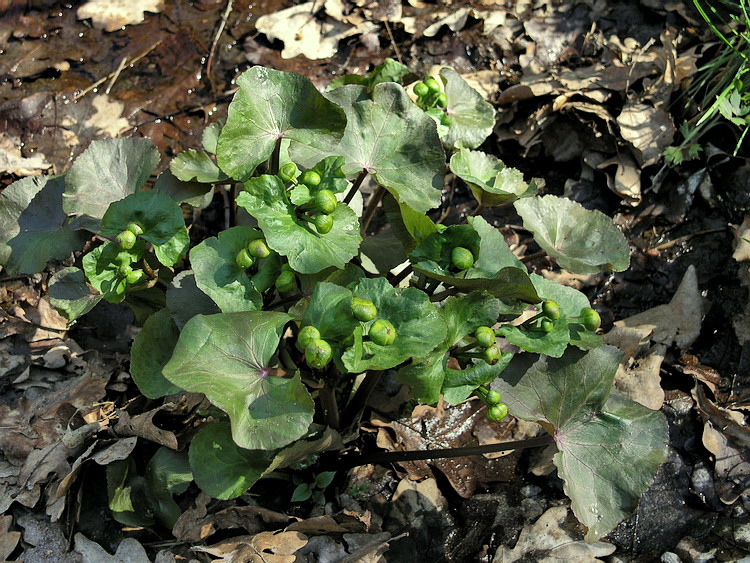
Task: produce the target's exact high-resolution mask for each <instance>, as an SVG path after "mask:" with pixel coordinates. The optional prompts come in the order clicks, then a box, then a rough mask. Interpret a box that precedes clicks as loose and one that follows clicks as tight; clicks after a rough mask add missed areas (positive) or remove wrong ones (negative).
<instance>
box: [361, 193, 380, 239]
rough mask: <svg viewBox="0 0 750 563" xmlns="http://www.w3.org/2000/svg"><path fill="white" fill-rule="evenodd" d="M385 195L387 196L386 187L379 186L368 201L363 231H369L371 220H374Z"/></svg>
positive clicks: (363, 220)
mask: <svg viewBox="0 0 750 563" xmlns="http://www.w3.org/2000/svg"><path fill="white" fill-rule="evenodd" d="M383 196H385V188H384V187H383V186H378V189H377V191H376V192H375V193H374V194H373V196H372V198H371V199H370V201H369V202H368V203H367V209H365V212H364V214H363V215H362V232H363V233H365V232H367V227H369V226H370V221H372V218H373V217H374V216H375V212H376V211H377V209H378V204H379V203H380V202H381V200H382V199H383Z"/></svg>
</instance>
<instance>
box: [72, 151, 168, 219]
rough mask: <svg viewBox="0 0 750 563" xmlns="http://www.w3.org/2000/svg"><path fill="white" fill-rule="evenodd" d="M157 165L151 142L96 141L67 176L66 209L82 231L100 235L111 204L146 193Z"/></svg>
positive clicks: (76, 161) (74, 164)
mask: <svg viewBox="0 0 750 563" xmlns="http://www.w3.org/2000/svg"><path fill="white" fill-rule="evenodd" d="M157 164H159V151H158V150H157V149H156V147H155V146H154V144H153V143H152V142H151V141H150V140H149V139H108V140H105V141H92V142H91V144H90V145H89V148H87V149H86V150H85V151H83V153H81V155H80V156H79V157H78V158H76V160H75V162H74V163H73V165H72V166H71V167H70V170H69V171H68V173H67V174H66V175H65V193H64V194H63V208H64V209H65V212H66V213H67V214H68V215H70V216H72V217H73V218H75V224H76V225H77V227H78V228H81V229H88V230H89V231H94V232H96V231H97V230H98V228H99V221H100V219H101V218H102V217H103V216H104V213H105V212H106V211H107V208H108V207H109V205H110V204H111V203H113V202H115V201H119V200H121V199H123V198H124V197H127V196H129V195H130V194H134V193H136V192H138V191H140V190H142V189H143V185H144V184H145V183H146V180H148V177H149V176H150V175H151V173H152V172H153V171H154V168H156V165H157Z"/></svg>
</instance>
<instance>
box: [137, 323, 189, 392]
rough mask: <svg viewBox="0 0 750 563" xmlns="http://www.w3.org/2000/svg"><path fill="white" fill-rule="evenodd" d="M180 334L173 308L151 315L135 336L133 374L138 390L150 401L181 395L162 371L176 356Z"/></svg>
mask: <svg viewBox="0 0 750 563" xmlns="http://www.w3.org/2000/svg"><path fill="white" fill-rule="evenodd" d="M179 336H180V331H179V330H178V329H177V325H176V324H175V323H174V321H173V320H172V313H171V312H170V310H169V309H161V310H160V311H157V312H156V313H154V314H153V315H151V316H150V317H149V318H148V319H147V320H146V322H145V324H144V325H143V328H142V329H141V331H140V332H139V333H138V335H137V336H136V337H135V340H134V341H133V347H132V349H131V351H130V375H131V376H132V377H133V381H135V384H136V385H137V386H138V389H139V390H140V392H141V393H143V394H144V395H145V396H146V397H148V398H149V399H158V398H159V397H164V396H165V395H171V394H172V393H177V392H178V391H179V390H180V388H179V387H176V386H175V385H173V384H172V383H171V382H170V381H168V380H167V379H166V378H165V377H164V375H163V374H162V371H161V370H162V369H163V368H164V366H165V365H167V362H168V361H169V359H170V358H171V357H172V352H173V351H174V347H175V345H176V344H177V339H178V338H179Z"/></svg>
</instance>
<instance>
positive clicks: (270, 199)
mask: <svg viewBox="0 0 750 563" xmlns="http://www.w3.org/2000/svg"><path fill="white" fill-rule="evenodd" d="M237 204H238V205H240V206H241V207H244V208H245V209H246V210H247V211H248V213H250V214H251V215H252V216H253V217H255V218H256V219H257V220H258V225H259V226H260V228H261V229H262V230H263V234H264V235H265V236H266V242H267V243H268V246H269V247H271V248H272V249H273V250H275V251H276V252H278V253H279V254H281V255H282V256H286V257H287V259H288V260H289V265H290V266H291V267H292V268H294V270H295V271H297V272H299V273H301V274H314V273H316V272H320V271H321V270H324V269H325V268H329V267H331V266H333V267H335V268H339V269H340V268H343V267H344V266H345V265H346V264H347V262H349V260H351V259H352V258H353V257H354V256H356V255H357V252H358V250H359V244H360V243H361V242H362V237H361V235H360V233H359V221H358V220H357V216H356V214H355V213H354V211H352V209H351V208H350V207H349V206H348V205H343V204H340V205H338V206H336V210H335V211H334V212H333V214H331V217H332V218H333V228H332V229H331V231H330V232H328V233H327V234H325V235H321V234H319V233H318V232H317V231H316V230H315V228H314V227H312V226H311V225H309V224H308V223H307V222H305V221H302V220H300V219H298V218H297V215H296V210H295V208H294V206H292V204H291V203H289V201H288V200H287V199H286V195H285V189H284V185H283V184H282V183H281V180H279V178H277V177H276V176H270V175H263V176H259V177H257V178H252V179H251V180H250V181H249V182H247V183H246V184H245V191H244V192H242V193H241V194H240V195H239V196H238V197H237Z"/></svg>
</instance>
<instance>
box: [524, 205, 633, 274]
mask: <svg viewBox="0 0 750 563" xmlns="http://www.w3.org/2000/svg"><path fill="white" fill-rule="evenodd" d="M514 205H515V207H516V211H518V214H519V215H520V216H521V218H522V219H523V225H524V227H525V228H526V229H528V230H529V231H531V232H532V233H534V240H535V241H536V242H537V244H539V246H541V247H542V248H543V249H544V250H545V251H547V254H549V255H550V256H552V258H554V259H555V260H557V263H558V264H560V267H561V268H565V269H566V270H568V271H570V272H573V273H576V274H595V273H597V272H601V271H604V270H614V271H616V272H621V271H623V270H626V269H627V268H628V266H629V265H630V250H629V248H628V243H627V241H626V240H625V237H624V236H623V234H622V232H621V231H620V229H618V228H617V227H615V226H614V225H613V224H612V220H611V219H610V218H609V217H607V216H606V215H605V214H604V213H602V212H601V211H597V210H589V209H586V208H584V207H583V206H582V205H581V204H580V203H576V202H575V201H572V200H570V199H567V198H564V197H557V196H554V195H546V196H543V197H532V198H527V199H520V200H518V201H516V202H515V203H514Z"/></svg>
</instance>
